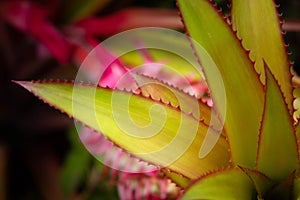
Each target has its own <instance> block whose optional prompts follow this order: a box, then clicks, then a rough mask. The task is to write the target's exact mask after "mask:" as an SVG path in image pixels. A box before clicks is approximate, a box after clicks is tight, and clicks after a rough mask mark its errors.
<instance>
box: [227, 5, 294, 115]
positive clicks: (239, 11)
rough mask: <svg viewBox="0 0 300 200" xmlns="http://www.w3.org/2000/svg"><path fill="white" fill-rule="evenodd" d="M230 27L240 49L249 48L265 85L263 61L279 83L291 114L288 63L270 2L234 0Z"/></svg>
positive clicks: (274, 11) (290, 86)
mask: <svg viewBox="0 0 300 200" xmlns="http://www.w3.org/2000/svg"><path fill="white" fill-rule="evenodd" d="M232 24H233V28H234V29H235V30H237V34H238V36H239V37H240V38H241V39H242V41H243V46H244V47H245V48H246V49H250V57H251V59H252V60H254V61H255V69H256V71H257V72H259V73H260V74H261V80H262V81H263V82H265V79H266V77H265V71H264V63H263V60H264V61H265V62H266V63H267V65H268V66H269V68H270V70H271V72H272V73H273V74H274V76H275V78H276V80H278V83H279V85H280V86H281V89H282V90H283V94H284V96H285V97H286V102H287V104H288V106H289V110H290V113H291V112H292V111H293V108H292V100H293V96H292V85H291V73H290V64H289V61H288V57H287V53H286V49H285V46H284V43H283V38H282V34H281V27H280V23H279V20H278V15H277V12H276V8H275V3H274V1H273V0H264V1H261V0H233V1H232Z"/></svg>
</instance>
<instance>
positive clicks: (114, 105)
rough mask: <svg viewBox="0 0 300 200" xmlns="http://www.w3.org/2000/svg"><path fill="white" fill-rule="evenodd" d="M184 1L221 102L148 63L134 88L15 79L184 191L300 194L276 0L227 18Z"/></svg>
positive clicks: (240, 4)
mask: <svg viewBox="0 0 300 200" xmlns="http://www.w3.org/2000/svg"><path fill="white" fill-rule="evenodd" d="M177 4H178V7H179V10H180V15H181V17H182V21H183V23H184V26H185V28H186V32H187V35H188V36H190V38H191V39H190V42H191V49H192V50H193V52H194V54H195V56H196V59H197V60H198V61H199V63H200V65H201V69H202V71H203V74H204V76H205V80H206V82H207V85H208V87H209V93H210V97H211V98H212V101H213V106H211V105H208V104H207V103H204V102H203V101H202V99H201V98H199V96H197V95H196V94H195V92H194V93H189V92H186V90H184V89H182V85H180V84H178V85H176V82H175V83H172V84H171V83H168V81H166V80H161V79H159V78H158V77H155V76H151V77H149V76H147V75H145V74H143V73H134V72H132V73H130V76H131V78H132V80H134V81H135V82H136V85H137V88H135V89H132V88H131V90H128V89H126V88H125V89H122V88H118V87H103V86H102V85H101V86H95V85H91V84H85V83H77V82H64V81H31V82H27V81H15V82H16V83H18V84H20V85H21V86H23V87H24V88H26V89H27V90H29V91H30V92H32V93H33V94H34V95H36V96H38V97H39V98H40V99H41V100H43V101H44V102H46V103H48V104H49V105H51V106H53V107H55V108H57V109H59V110H61V111H62V112H64V113H66V114H67V115H69V116H70V117H72V118H74V119H76V120H78V121H80V122H81V123H83V124H84V125H86V126H87V127H90V128H92V129H94V130H95V131H98V132H101V133H103V134H104V135H105V136H106V137H107V139H108V140H110V141H112V142H113V143H114V144H115V145H116V146H118V147H120V148H122V149H123V150H124V151H125V152H128V153H129V154H131V155H133V156H135V157H136V158H138V159H141V160H143V161H146V162H148V163H150V164H153V165H155V166H157V167H158V168H159V170H160V171H161V172H162V173H164V174H165V176H167V177H168V178H169V179H171V180H172V181H173V182H174V183H175V184H177V186H178V187H180V188H181V189H182V190H183V194H182V195H181V197H180V198H181V199H299V198H300V182H299V180H300V179H299V145H298V137H300V136H299V134H300V130H299V125H298V124H299V123H298V122H297V117H294V118H293V114H294V112H295V109H294V107H293V101H294V97H293V87H292V81H291V79H292V73H291V64H290V62H289V61H288V54H287V53H286V45H285V44H284V42H283V37H282V35H283V34H282V32H281V22H280V21H279V17H278V14H277V11H276V7H277V6H276V4H275V3H274V2H273V0H265V1H259V0H251V1H250V0H232V2H231V4H232V5H231V15H230V17H226V18H224V17H223V16H222V13H221V11H218V10H217V9H216V6H214V5H213V4H212V2H210V1H208V0H178V1H177ZM174 42H175V41H174ZM177 67H178V69H180V68H182V67H183V66H177ZM214 68H215V69H217V71H218V73H217V74H219V75H220V77H218V76H217V78H221V85H222V87H223V88H224V91H225V93H222V91H223V90H220V82H219V79H216V73H215V71H214V70H212V69H214ZM198 81H202V80H198ZM202 98H203V97H202ZM128 118H130V120H131V121H130V120H129V121H128ZM212 121H213V122H212ZM134 124H135V125H136V124H137V125H138V126H136V127H137V128H136V127H135V126H133V125H134ZM141 130H142V131H141ZM143 130H144V131H143ZM137 187H138V186H137Z"/></svg>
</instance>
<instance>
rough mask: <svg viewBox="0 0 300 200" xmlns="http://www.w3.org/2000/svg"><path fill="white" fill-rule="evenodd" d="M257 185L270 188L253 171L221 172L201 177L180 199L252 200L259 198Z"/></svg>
mask: <svg viewBox="0 0 300 200" xmlns="http://www.w3.org/2000/svg"><path fill="white" fill-rule="evenodd" d="M252 177H255V180H254V179H252ZM259 185H263V186H264V187H263V189H268V187H270V186H271V184H270V181H269V180H268V179H267V178H266V177H265V176H263V175H261V174H260V173H258V172H255V171H251V170H248V171H247V173H245V172H244V171H243V170H241V169H240V168H233V169H227V170H221V171H218V172H214V173H211V174H208V175H206V176H203V177H201V178H200V179H199V180H198V181H197V182H195V183H194V184H193V185H192V186H191V187H189V188H188V189H187V191H186V192H185V194H184V195H183V198H182V199H183V200H190V199H213V200H217V199H226V200H236V199H243V200H252V199H257V197H260V196H259V195H258V193H257V191H256V189H257V187H258V186H259ZM265 186H267V187H265Z"/></svg>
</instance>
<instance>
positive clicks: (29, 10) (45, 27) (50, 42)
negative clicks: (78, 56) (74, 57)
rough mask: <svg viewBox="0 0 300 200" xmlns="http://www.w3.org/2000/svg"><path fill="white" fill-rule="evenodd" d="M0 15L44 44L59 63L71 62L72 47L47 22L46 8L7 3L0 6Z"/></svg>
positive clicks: (29, 3) (25, 2)
mask: <svg viewBox="0 0 300 200" xmlns="http://www.w3.org/2000/svg"><path fill="white" fill-rule="evenodd" d="M0 14H1V16H2V18H3V19H5V21H6V22H7V23H10V24H11V25H12V26H14V27H15V28H17V29H19V30H20V31H22V32H24V33H26V34H28V35H30V36H32V37H33V38H35V39H36V40H38V41H39V42H40V43H41V44H43V45H44V46H45V47H46V48H47V49H48V50H49V52H50V53H51V54H52V55H53V57H55V58H56V59H57V60H58V61H60V62H68V61H69V60H70V57H71V53H72V49H73V48H72V45H71V44H70V43H69V42H68V41H67V40H66V39H65V38H64V36H63V35H62V34H61V33H60V32H59V31H58V30H57V29H56V28H55V27H54V26H53V25H52V24H51V23H50V22H49V21H48V20H47V15H48V12H47V10H46V9H45V8H43V7H41V6H38V5H35V4H33V3H32V2H29V1H5V2H2V3H1V4H0Z"/></svg>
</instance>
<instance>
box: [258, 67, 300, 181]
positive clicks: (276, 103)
mask: <svg viewBox="0 0 300 200" xmlns="http://www.w3.org/2000/svg"><path fill="white" fill-rule="evenodd" d="M266 69H267V68H266ZM292 122H293V119H292V117H291V116H290V115H289V111H288V108H287V105H286V103H285V101H284V98H283V95H282V93H281V90H280V88H279V86H278V84H277V82H276V81H275V78H274V77H273V75H272V74H271V72H270V71H269V70H268V69H267V70H266V100H265V108H264V115H263V119H262V123H261V124H262V127H261V132H260V136H259V147H258V152H257V153H258V155H257V168H258V170H259V171H261V172H263V173H265V174H266V175H268V176H269V177H270V178H271V179H273V180H275V181H278V182H281V181H283V180H284V179H285V178H286V177H288V176H289V175H290V174H291V173H292V172H293V171H294V170H296V169H297V167H298V166H297V165H298V144H297V139H296V135H295V130H294V127H293V123H292Z"/></svg>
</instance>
